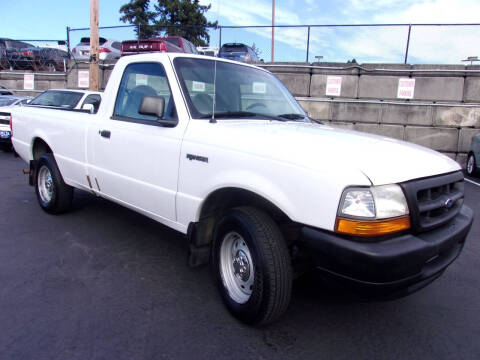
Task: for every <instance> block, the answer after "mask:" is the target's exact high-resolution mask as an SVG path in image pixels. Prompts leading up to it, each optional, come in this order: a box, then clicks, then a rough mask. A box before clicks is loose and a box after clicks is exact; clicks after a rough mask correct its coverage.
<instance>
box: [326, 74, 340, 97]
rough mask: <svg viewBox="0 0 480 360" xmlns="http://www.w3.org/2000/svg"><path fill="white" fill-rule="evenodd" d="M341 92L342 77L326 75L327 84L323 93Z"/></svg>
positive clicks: (333, 94) (338, 93)
mask: <svg viewBox="0 0 480 360" xmlns="http://www.w3.org/2000/svg"><path fill="white" fill-rule="evenodd" d="M341 92H342V77H341V76H327V86H326V88H325V95H327V96H340V93H341Z"/></svg>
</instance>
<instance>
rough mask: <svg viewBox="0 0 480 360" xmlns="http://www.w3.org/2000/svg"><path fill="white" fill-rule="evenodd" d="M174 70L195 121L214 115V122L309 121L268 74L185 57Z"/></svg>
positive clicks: (243, 67)
mask: <svg viewBox="0 0 480 360" xmlns="http://www.w3.org/2000/svg"><path fill="white" fill-rule="evenodd" d="M215 63H216V64H217V65H216V75H215ZM174 66H175V69H176V71H177V74H178V77H179V80H180V84H181V86H182V88H183V92H184V93H185V97H186V99H187V104H188V107H189V109H190V114H191V115H192V117H194V118H207V117H209V116H210V117H211V116H212V112H214V113H215V118H221V117H224V118H227V117H231V118H239V117H242V118H248V117H256V118H264V119H270V120H271V119H278V120H299V119H302V120H306V115H305V112H304V111H303V110H302V108H301V107H300V105H298V103H297V102H296V101H295V99H294V98H293V96H292V95H291V94H290V93H289V92H288V90H287V89H286V88H285V86H283V84H282V83H281V82H280V81H279V80H278V79H277V78H276V77H275V76H273V75H272V74H270V73H269V72H266V71H263V70H260V69H255V68H252V67H248V66H243V65H239V64H232V63H227V62H223V61H214V60H205V59H193V58H186V57H185V58H184V57H179V58H176V59H175V60H174ZM214 78H215V87H214ZM214 88H215V105H214V104H213V99H214ZM285 115H287V116H286V117H285Z"/></svg>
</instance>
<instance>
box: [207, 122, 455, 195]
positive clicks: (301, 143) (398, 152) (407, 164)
mask: <svg viewBox="0 0 480 360" xmlns="http://www.w3.org/2000/svg"><path fill="white" fill-rule="evenodd" d="M212 126H214V127H215V128H216V129H217V131H212V130H213V129H212V128H211V127H210V129H209V130H210V131H208V133H209V135H210V136H212V137H214V138H210V139H208V140H206V139H205V138H203V140H201V142H204V141H208V142H210V143H217V144H218V145H219V146H221V147H223V148H229V149H232V150H236V151H241V152H247V153H251V154H252V155H256V156H262V157H265V158H270V159H272V160H276V161H280V162H288V163H291V164H296V165H297V166H302V167H305V168H309V169H312V170H316V171H320V172H322V171H324V172H331V171H335V170H336V169H337V170H339V171H341V172H346V171H354V170H356V171H360V172H361V173H363V174H364V175H365V176H366V177H368V179H369V180H370V182H371V183H372V184H374V185H382V184H390V183H399V182H404V181H408V180H412V179H417V178H422V177H428V176H433V175H439V174H444V173H449V172H452V171H457V170H460V169H461V168H460V166H459V165H458V164H457V163H456V162H455V161H453V160H452V159H450V158H449V157H447V156H445V155H442V154H441V153H439V152H436V151H433V150H430V149H427V148H425V147H422V146H419V145H415V144H412V143H407V142H404V141H400V140H395V139H392V138H387V137H383V136H378V135H371V134H366V133H361V132H357V131H352V130H343V129H338V128H333V127H330V126H326V125H321V124H315V123H303V122H293V121H291V122H279V121H265V120H245V119H241V120H218V121H217V123H216V124H212ZM202 135H206V137H210V136H208V135H207V134H205V133H204V134H202ZM199 140H200V139H199Z"/></svg>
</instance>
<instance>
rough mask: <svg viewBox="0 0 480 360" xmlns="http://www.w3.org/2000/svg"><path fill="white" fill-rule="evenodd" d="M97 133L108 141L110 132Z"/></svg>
mask: <svg viewBox="0 0 480 360" xmlns="http://www.w3.org/2000/svg"><path fill="white" fill-rule="evenodd" d="M98 133H99V134H100V136H102V137H104V138H107V139H110V135H111V133H110V130H98Z"/></svg>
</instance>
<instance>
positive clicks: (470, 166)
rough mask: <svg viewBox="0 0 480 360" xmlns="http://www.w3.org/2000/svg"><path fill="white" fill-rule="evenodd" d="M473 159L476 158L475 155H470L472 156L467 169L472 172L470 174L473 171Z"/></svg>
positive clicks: (469, 158)
mask: <svg viewBox="0 0 480 360" xmlns="http://www.w3.org/2000/svg"><path fill="white" fill-rule="evenodd" d="M473 160H474V159H473V156H472V155H470V156H469V157H468V161H467V171H468V173H470V174H471V173H472V172H473Z"/></svg>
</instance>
